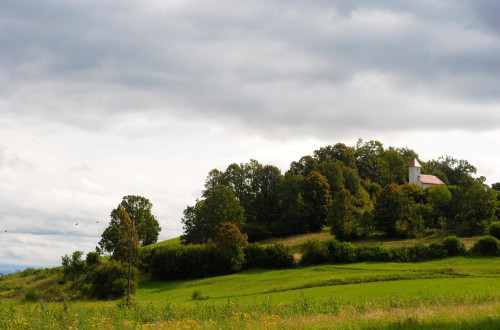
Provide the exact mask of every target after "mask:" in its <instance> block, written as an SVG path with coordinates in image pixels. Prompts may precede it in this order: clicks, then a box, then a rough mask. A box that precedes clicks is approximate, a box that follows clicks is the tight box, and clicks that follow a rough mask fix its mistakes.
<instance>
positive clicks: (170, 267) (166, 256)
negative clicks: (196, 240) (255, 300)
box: [145, 244, 245, 280]
mask: <svg viewBox="0 0 500 330" xmlns="http://www.w3.org/2000/svg"><path fill="white" fill-rule="evenodd" d="M145 257H147V258H149V261H148V262H149V270H150V271H151V276H152V278H154V279H162V280H174V279H188V278H199V277H207V276H219V275H226V274H230V273H234V272H236V271H238V270H240V269H241V267H242V266H243V263H244V261H245V259H244V253H243V249H241V248H217V247H216V246H214V245H211V244H209V245H187V246H186V245H176V246H162V247H158V248H155V249H153V250H152V251H151V253H149V254H145Z"/></svg>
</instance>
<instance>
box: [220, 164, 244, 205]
mask: <svg viewBox="0 0 500 330" xmlns="http://www.w3.org/2000/svg"><path fill="white" fill-rule="evenodd" d="M248 181H249V178H247V177H246V175H245V171H244V169H243V166H240V165H238V164H236V163H233V164H231V165H229V166H228V167H227V168H226V170H225V171H224V173H222V175H221V178H220V183H221V184H223V185H225V186H226V187H228V188H230V189H231V190H232V191H233V192H234V194H235V195H236V198H238V200H239V201H240V202H241V201H243V200H244V199H245V197H246V196H248V195H249V194H250V186H249V184H248Z"/></svg>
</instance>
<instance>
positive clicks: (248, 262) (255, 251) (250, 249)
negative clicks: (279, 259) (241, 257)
mask: <svg viewBox="0 0 500 330" xmlns="http://www.w3.org/2000/svg"><path fill="white" fill-rule="evenodd" d="M243 253H244V254H245V264H244V265H243V268H244V269H252V268H262V267H263V262H262V260H263V258H264V247H262V246H260V245H257V244H255V243H252V244H248V245H247V247H246V248H245V249H244V250H243Z"/></svg>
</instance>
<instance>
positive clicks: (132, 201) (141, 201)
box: [97, 195, 161, 253]
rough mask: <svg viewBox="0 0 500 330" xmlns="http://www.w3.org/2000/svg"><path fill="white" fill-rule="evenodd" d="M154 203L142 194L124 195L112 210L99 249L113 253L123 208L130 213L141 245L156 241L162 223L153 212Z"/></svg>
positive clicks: (119, 237)
mask: <svg viewBox="0 0 500 330" xmlns="http://www.w3.org/2000/svg"><path fill="white" fill-rule="evenodd" d="M152 208H153V204H152V203H151V202H150V201H149V199H147V198H145V197H142V196H135V195H128V196H124V197H123V199H122V201H121V202H120V204H118V206H117V207H116V208H115V209H113V210H112V211H111V215H110V218H111V220H110V222H109V226H108V227H107V228H106V229H105V230H104V232H103V233H102V235H101V240H100V242H99V247H98V248H97V249H98V251H100V252H102V253H104V252H107V253H113V251H114V250H115V248H116V246H117V244H118V243H119V241H120V239H121V236H120V217H119V210H121V209H123V210H125V211H126V212H127V214H128V215H129V217H130V219H131V221H132V222H133V225H134V226H135V228H136V229H137V233H138V240H139V242H140V245H141V246H146V245H149V244H153V243H156V241H157V240H158V235H159V233H160V231H161V227H160V224H159V223H158V220H156V217H155V216H154V215H153V214H152V213H151V209H152Z"/></svg>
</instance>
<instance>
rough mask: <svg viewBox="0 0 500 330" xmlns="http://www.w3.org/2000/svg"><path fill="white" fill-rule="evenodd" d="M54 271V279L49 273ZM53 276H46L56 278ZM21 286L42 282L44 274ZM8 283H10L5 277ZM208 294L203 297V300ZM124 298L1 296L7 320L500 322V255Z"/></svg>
mask: <svg viewBox="0 0 500 330" xmlns="http://www.w3.org/2000/svg"><path fill="white" fill-rule="evenodd" d="M47 278H50V277H47ZM47 278H46V279H44V280H47ZM14 279H15V280H16V285H39V284H36V283H38V281H36V280H35V279H34V278H31V277H30V276H27V277H25V278H24V279H25V282H24V284H23V282H22V281H21V280H20V279H19V278H15V277H13V279H12V280H14ZM0 284H1V285H4V287H5V285H6V284H7V281H5V280H2V281H0ZM193 292H198V293H199V294H198V296H199V297H201V298H202V300H193V298H192V297H193ZM135 300H136V304H135V305H134V306H133V307H131V308H124V307H118V305H119V303H120V301H104V302H102V301H78V302H71V301H66V302H59V303H45V302H42V301H41V302H38V303H25V302H22V301H20V300H19V299H14V298H10V299H2V300H0V328H2V329H4V328H6V329H17V328H26V329H28V328H29V329H31V328H70V327H72V328H79V329H90V328H93V327H100V328H119V329H121V328H123V329H141V328H146V329H155V328H185V329H203V328H213V329H216V328H237V329H242V328H252V329H253V328H257V329H259V328H261V329H271V328H291V327H299V328H311V327H314V328H331V327H334V328H335V327H337V328H372V329H375V328H408V327H409V328H411V327H413V328H443V329H444V328H450V327H451V328H464V329H467V328H471V327H475V328H481V329H483V328H484V329H488V328H490V329H497V328H499V327H500V258H485V257H481V258H479V257H476V258H473V257H454V258H447V259H442V260H435V261H429V262H421V263H355V264H346V265H319V266H311V267H304V268H296V269H287V270H281V271H278V270H272V271H270V270H252V271H247V272H242V273H239V274H233V275H228V276H220V277H213V278H205V279H197V280H185V281H172V282H152V281H145V282H142V283H140V286H139V289H138V292H137V294H136V296H135Z"/></svg>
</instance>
